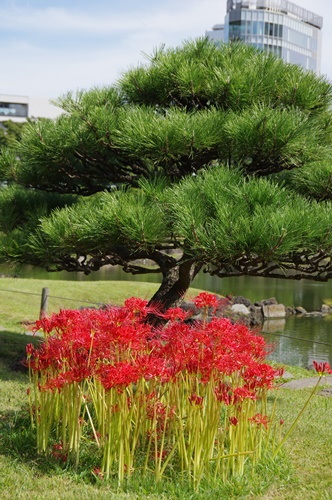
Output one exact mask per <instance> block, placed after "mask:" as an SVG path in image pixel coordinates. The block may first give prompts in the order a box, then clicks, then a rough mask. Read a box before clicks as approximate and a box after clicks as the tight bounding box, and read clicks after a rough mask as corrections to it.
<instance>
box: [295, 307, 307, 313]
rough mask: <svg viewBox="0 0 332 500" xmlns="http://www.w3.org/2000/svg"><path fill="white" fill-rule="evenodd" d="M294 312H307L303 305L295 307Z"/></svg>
mask: <svg viewBox="0 0 332 500" xmlns="http://www.w3.org/2000/svg"><path fill="white" fill-rule="evenodd" d="M295 314H307V311H306V310H305V309H304V307H301V306H298V307H295Z"/></svg>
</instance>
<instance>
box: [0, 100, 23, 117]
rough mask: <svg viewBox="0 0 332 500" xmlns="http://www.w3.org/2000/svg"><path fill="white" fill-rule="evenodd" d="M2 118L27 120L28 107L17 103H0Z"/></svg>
mask: <svg viewBox="0 0 332 500" xmlns="http://www.w3.org/2000/svg"><path fill="white" fill-rule="evenodd" d="M0 116H7V117H8V118H13V117H20V118H21V117H22V118H27V117H28V105H27V104H20V103H15V102H0Z"/></svg>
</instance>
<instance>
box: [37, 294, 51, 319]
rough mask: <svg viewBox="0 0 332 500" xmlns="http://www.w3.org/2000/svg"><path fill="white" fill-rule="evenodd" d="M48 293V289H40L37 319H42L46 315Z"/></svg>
mask: <svg viewBox="0 0 332 500" xmlns="http://www.w3.org/2000/svg"><path fill="white" fill-rule="evenodd" d="M49 292H50V291H49V288H43V289H42V296H41V304H40V313H39V319H43V318H45V316H46V315H47V305H48V296H49Z"/></svg>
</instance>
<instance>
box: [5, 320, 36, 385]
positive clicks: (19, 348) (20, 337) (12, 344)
mask: <svg viewBox="0 0 332 500" xmlns="http://www.w3.org/2000/svg"><path fill="white" fill-rule="evenodd" d="M40 341H41V339H40V338H38V337H33V336H30V335H26V334H22V333H17V332H12V331H9V330H1V331H0V378H1V380H12V379H14V380H17V379H18V378H20V377H19V375H20V374H23V373H27V372H28V370H27V367H26V366H25V359H26V351H25V349H26V346H27V344H30V343H32V344H34V345H37V344H38V343H39V342H40Z"/></svg>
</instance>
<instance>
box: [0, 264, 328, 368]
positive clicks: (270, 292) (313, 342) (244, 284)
mask: <svg viewBox="0 0 332 500" xmlns="http://www.w3.org/2000/svg"><path fill="white" fill-rule="evenodd" d="M0 273H3V274H11V273H10V271H9V270H8V268H7V269H6V268H0ZM15 273H16V274H17V275H18V276H20V277H22V278H35V279H50V280H52V279H56V280H82V281H99V280H107V281H115V280H126V281H128V280H130V281H149V282H160V276H159V275H151V274H148V275H141V276H139V275H136V276H133V275H131V274H127V273H124V272H123V271H122V270H121V269H120V268H118V267H111V266H108V267H105V268H102V269H101V270H100V271H97V272H95V273H91V274H90V275H88V276H85V275H84V274H82V273H68V272H66V271H62V272H58V273H47V272H46V271H44V270H42V269H38V268H32V267H31V266H22V267H21V268H20V269H16V271H15ZM50 286H51V285H50ZM193 286H194V287H195V288H201V289H205V290H209V291H211V292H215V293H219V294H232V295H242V296H244V297H247V298H248V299H250V300H251V301H252V302H255V301H258V300H262V299H267V298H270V297H275V298H276V299H277V301H278V302H279V303H282V304H285V305H286V306H302V307H304V308H305V309H307V310H308V311H314V310H320V308H321V305H322V303H323V300H324V299H326V298H330V297H332V280H331V282H329V283H315V282H312V281H308V280H302V281H291V280H282V279H274V278H273V279H272V278H254V277H250V276H241V277H239V278H223V279H221V278H217V277H212V276H210V275H208V274H204V273H200V274H199V275H198V276H197V277H196V279H195V280H194V282H193ZM274 321H275V320H274ZM274 321H273V322H272V321H269V323H265V324H264V327H263V331H262V333H263V334H264V336H265V337H266V338H267V339H268V340H269V341H271V342H273V343H274V352H273V353H272V354H271V359H273V360H275V361H279V362H281V363H285V364H289V365H298V366H303V367H308V366H311V365H312V361H313V360H314V359H316V360H317V361H328V362H329V363H330V364H332V317H331V319H329V318H328V317H325V318H320V317H318V318H317V317H314V318H304V317H295V316H294V317H293V316H292V317H290V318H287V320H286V321H285V322H281V323H278V324H276V323H274Z"/></svg>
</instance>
